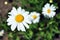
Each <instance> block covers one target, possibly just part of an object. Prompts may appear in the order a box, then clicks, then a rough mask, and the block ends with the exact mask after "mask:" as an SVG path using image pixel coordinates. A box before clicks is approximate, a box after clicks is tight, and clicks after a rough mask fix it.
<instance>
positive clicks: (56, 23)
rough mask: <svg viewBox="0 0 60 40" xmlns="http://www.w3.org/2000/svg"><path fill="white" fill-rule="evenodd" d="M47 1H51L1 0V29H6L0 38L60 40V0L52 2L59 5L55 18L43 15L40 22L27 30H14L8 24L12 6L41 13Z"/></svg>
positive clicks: (4, 39) (7, 39) (2, 39)
mask: <svg viewBox="0 0 60 40" xmlns="http://www.w3.org/2000/svg"><path fill="white" fill-rule="evenodd" d="M5 2H7V3H6V4H5ZM46 3H50V2H49V0H0V30H4V35H3V36H0V40H60V0H53V2H52V3H50V4H54V5H55V6H56V7H57V10H56V15H55V17H54V18H53V19H47V18H44V16H43V15H41V18H40V22H39V23H36V24H31V25H29V26H30V29H29V30H27V31H26V32H21V31H20V32H19V31H17V30H15V31H13V32H12V31H11V29H10V26H7V22H6V20H7V18H8V12H10V11H11V10H12V7H16V8H18V7H19V6H21V7H22V8H23V9H25V10H26V11H30V12H32V11H36V12H39V13H41V12H42V8H43V6H44V5H45V4H46ZM47 25H48V26H47Z"/></svg>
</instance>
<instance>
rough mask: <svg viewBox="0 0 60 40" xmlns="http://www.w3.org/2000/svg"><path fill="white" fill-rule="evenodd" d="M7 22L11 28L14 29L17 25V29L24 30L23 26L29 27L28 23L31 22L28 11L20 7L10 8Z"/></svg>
mask: <svg viewBox="0 0 60 40" xmlns="http://www.w3.org/2000/svg"><path fill="white" fill-rule="evenodd" d="M8 14H9V15H8V19H7V24H8V25H11V30H12V31H14V30H15V28H16V27H17V30H18V31H20V30H21V31H26V30H25V28H27V29H28V28H29V25H28V24H31V21H30V20H29V15H28V14H29V12H27V11H25V10H24V9H22V8H21V7H19V8H18V9H16V8H15V7H13V8H12V11H11V12H9V13H8Z"/></svg>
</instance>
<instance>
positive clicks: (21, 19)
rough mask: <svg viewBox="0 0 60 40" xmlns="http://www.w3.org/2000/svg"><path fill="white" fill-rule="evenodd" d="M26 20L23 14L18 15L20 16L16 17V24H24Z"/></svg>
mask: <svg viewBox="0 0 60 40" xmlns="http://www.w3.org/2000/svg"><path fill="white" fill-rule="evenodd" d="M23 20H24V16H23V15H21V14H18V15H16V17H15V21H16V22H18V23H19V22H22V21H23Z"/></svg>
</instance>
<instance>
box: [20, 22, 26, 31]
mask: <svg viewBox="0 0 60 40" xmlns="http://www.w3.org/2000/svg"><path fill="white" fill-rule="evenodd" d="M20 27H21V28H20V29H21V31H26V30H25V28H24V25H23V24H22V23H20Z"/></svg>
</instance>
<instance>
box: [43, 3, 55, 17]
mask: <svg viewBox="0 0 60 40" xmlns="http://www.w3.org/2000/svg"><path fill="white" fill-rule="evenodd" d="M55 10H56V8H55V6H53V5H51V6H50V4H49V3H47V4H46V5H45V6H44V7H43V9H42V14H43V15H44V16H45V17H49V18H51V17H54V16H55V14H56V13H55V12H54V11H55Z"/></svg>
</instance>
